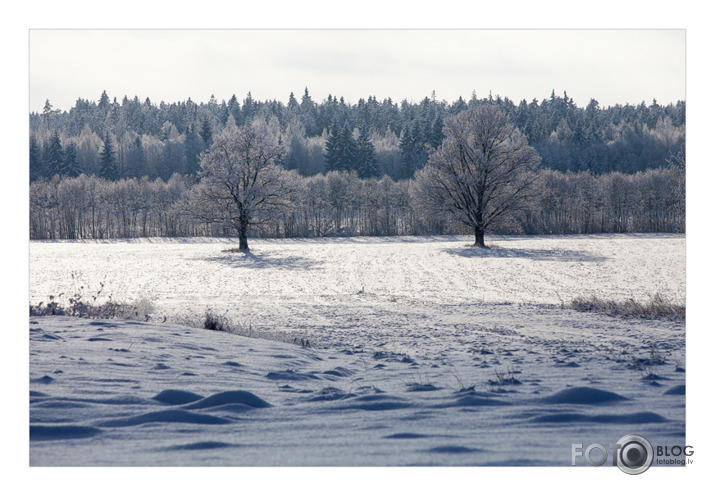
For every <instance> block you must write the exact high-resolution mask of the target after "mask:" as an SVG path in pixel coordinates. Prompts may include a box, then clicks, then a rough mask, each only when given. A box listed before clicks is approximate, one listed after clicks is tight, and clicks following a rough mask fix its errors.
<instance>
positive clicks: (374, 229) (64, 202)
mask: <svg viewBox="0 0 715 496" xmlns="http://www.w3.org/2000/svg"><path fill="white" fill-rule="evenodd" d="M286 174H289V175H291V176H293V177H291V178H289V180H290V181H291V183H292V184H293V185H294V187H293V192H292V194H291V198H290V200H291V201H290V204H289V206H287V207H286V208H285V209H283V210H282V211H281V213H280V215H278V216H274V217H272V218H271V220H270V221H269V222H267V223H265V224H263V225H261V226H259V227H254V228H252V231H251V232H250V236H253V237H279V238H280V237H321V236H356V235H363V236H365V235H366V236H391V235H426V234H470V232H469V231H468V229H466V228H465V227H464V226H461V225H459V224H456V223H454V222H453V221H452V220H451V219H449V218H441V217H435V216H428V215H426V214H425V213H424V212H423V211H421V210H420V209H419V208H417V205H418V204H419V199H418V198H416V197H415V191H414V188H413V181H409V180H401V181H395V180H393V179H391V178H390V177H383V178H381V179H379V180H378V179H375V178H364V179H363V178H359V177H358V176H357V174H356V173H355V172H336V171H334V172H329V173H327V174H325V175H322V174H321V175H316V176H312V177H302V176H299V175H298V174H297V173H295V172H286ZM684 174H685V171H684V168H683V167H681V166H678V165H672V166H669V167H661V168H658V169H651V170H648V171H644V172H638V173H635V174H624V173H620V172H612V173H608V174H602V175H595V174H591V173H589V172H577V173H573V172H566V173H564V172H558V171H549V170H543V171H542V172H541V176H540V178H539V184H538V186H539V191H540V194H538V195H537V196H536V197H535V198H534V199H533V202H532V204H531V205H530V206H529V208H527V209H526V211H524V212H523V213H519V214H516V215H512V216H510V217H508V218H506V219H504V220H503V221H502V222H501V223H500V224H499V225H498V226H496V228H495V232H498V233H504V234H506V233H516V234H584V233H602V232H654V231H657V232H684V229H685V181H684ZM195 185H196V180H195V178H194V177H192V176H190V175H179V174H174V175H173V176H171V177H170V178H169V179H168V180H167V181H165V180H163V179H161V178H155V179H150V178H149V177H142V178H139V179H137V178H125V179H119V180H108V179H104V178H101V177H98V176H95V175H91V176H88V175H84V174H82V175H80V176H77V177H61V176H54V177H53V178H51V179H38V180H37V181H35V182H33V183H32V184H31V185H30V236H31V238H32V239H89V238H92V239H109V238H136V237H151V236H234V235H235V234H236V233H235V232H232V231H230V230H228V229H227V228H225V227H221V226H217V225H214V224H205V223H200V222H197V221H196V220H195V218H194V217H192V216H191V215H188V214H187V209H190V205H187V203H186V200H187V198H189V197H190V195H189V193H190V190H191V189H192V188H193V187H195Z"/></svg>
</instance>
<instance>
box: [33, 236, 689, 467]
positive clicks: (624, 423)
mask: <svg viewBox="0 0 715 496" xmlns="http://www.w3.org/2000/svg"><path fill="white" fill-rule="evenodd" d="M469 241H470V240H469V238H467V237H428V238H412V237H408V238H347V239H330V240H325V239H323V240H251V248H252V252H251V253H250V254H243V253H232V252H228V251H226V250H228V249H230V248H235V247H236V246H237V243H233V242H231V241H227V240H207V239H202V240H195V239H194V240H158V239H155V240H138V241H130V242H127V241H113V242H105V243H98V242H58V243H52V242H32V243H31V244H30V289H31V294H30V299H31V303H34V304H37V303H39V302H40V301H43V302H47V301H48V298H49V296H50V295H52V296H53V297H54V298H55V299H56V300H60V301H62V300H63V299H66V298H67V297H68V296H71V295H72V294H74V293H76V292H77V291H80V292H81V293H82V295H83V298H84V299H91V297H92V296H93V295H96V293H97V292H98V291H99V290H100V289H101V290H102V292H101V293H100V298H105V297H106V296H107V295H111V296H112V298H113V299H114V300H115V301H125V302H133V301H136V300H139V299H144V300H145V301H146V300H151V301H152V302H153V304H154V312H153V314H152V318H151V320H150V322H148V323H136V322H129V321H121V320H105V321H92V320H81V319H72V318H67V317H41V318H38V317H31V318H30V462H31V464H32V465H342V466H345V465H560V466H564V465H570V464H571V445H572V443H581V444H583V446H588V445H589V444H592V443H600V444H603V445H606V446H607V445H609V444H613V443H615V442H616V441H618V439H620V438H621V437H623V436H624V435H626V434H640V435H643V436H645V437H647V438H648V439H649V440H650V441H651V443H652V444H653V445H656V444H660V445H666V444H667V445H683V444H684V442H685V395H684V394H683V393H684V384H685V373H684V371H683V370H684V369H685V361H684V358H685V326H684V324H682V323H678V322H671V321H662V320H634V319H620V318H611V317H605V316H601V315H597V314H590V313H578V312H575V311H572V310H565V309H562V308H561V307H560V306H561V303H562V302H569V301H570V300H571V299H572V298H574V297H577V296H599V297H602V298H607V299H614V300H625V299H628V298H634V299H636V300H647V299H648V298H650V297H651V296H653V295H655V294H660V295H663V296H665V297H668V298H671V299H672V300H674V301H677V302H680V303H683V302H684V300H685V238H684V237H683V236H671V235H596V236H542V237H504V238H489V239H487V243H488V244H490V245H492V248H490V249H488V250H474V249H472V248H469V247H468V244H469ZM209 308H210V309H212V310H213V311H215V312H216V313H219V314H225V315H227V316H228V317H229V318H230V319H231V320H233V321H234V322H240V323H243V324H244V325H245V326H248V325H249V324H250V328H251V330H252V331H253V332H254V334H256V335H268V334H271V333H274V334H277V335H279V336H280V337H281V338H282V339H284V340H285V339H288V340H290V339H291V337H294V338H295V339H296V340H301V339H303V340H309V341H310V343H311V346H312V348H305V347H301V346H298V345H294V344H290V343H283V342H276V341H269V340H264V339H254V338H249V337H243V336H236V335H230V334H226V333H219V332H214V331H207V330H202V329H195V328H190V327H185V326H181V325H178V324H172V323H171V322H177V321H181V320H187V321H188V320H191V319H194V320H197V321H198V320H200V317H201V316H202V315H203V314H204V312H205V311H206V310H207V309H209ZM164 316H166V318H167V323H165V324H158V323H155V322H157V321H162V320H164ZM585 388H587V389H585ZM616 395H618V396H616ZM579 464H585V461H583V459H581V460H580V461H579Z"/></svg>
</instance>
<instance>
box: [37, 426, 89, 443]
mask: <svg viewBox="0 0 715 496" xmlns="http://www.w3.org/2000/svg"><path fill="white" fill-rule="evenodd" d="M101 432H102V430H101V429H96V428H94V427H85V426H81V425H32V424H30V440H31V441H48V440H52V441H55V440H59V439H80V438H85V437H93V436H96V435H97V434H100V433H101Z"/></svg>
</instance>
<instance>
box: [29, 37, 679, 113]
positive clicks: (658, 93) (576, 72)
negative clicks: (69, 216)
mask: <svg viewBox="0 0 715 496" xmlns="http://www.w3.org/2000/svg"><path fill="white" fill-rule="evenodd" d="M29 55H30V57H29V60H30V62H29V67H30V110H31V111H41V110H42V107H43V105H44V102H45V100H46V99H49V100H50V102H51V103H52V105H53V106H54V107H55V109H59V110H68V109H69V108H70V107H72V106H73V105H74V104H75V102H76V100H77V98H84V99H89V100H95V101H96V100H98V99H99V96H100V95H101V93H102V91H103V90H106V91H107V93H108V94H109V96H110V98H113V97H116V98H117V99H119V100H121V99H122V98H123V97H124V96H125V95H126V96H128V97H129V98H133V97H134V96H135V95H137V96H139V98H140V99H142V100H143V99H144V98H146V97H149V98H150V99H151V100H152V101H153V102H155V103H158V102H160V101H165V102H167V103H171V102H176V101H184V100H186V99H187V98H189V97H190V98H191V99H192V100H193V101H195V102H197V103H198V102H206V101H208V99H209V98H210V96H211V95H212V94H213V95H215V96H216V98H217V99H218V101H219V102H220V101H221V100H228V99H229V98H231V96H232V95H233V94H235V95H236V96H237V97H238V99H239V101H242V100H243V99H244V98H245V96H246V94H247V93H248V92H249V91H250V92H251V94H252V96H253V98H254V99H258V100H269V99H277V100H280V101H283V102H286V101H287V99H288V95H289V94H290V93H291V91H292V92H294V93H295V95H296V97H297V98H298V99H299V100H300V97H301V96H302V95H303V91H304V89H305V88H306V87H308V89H309V91H310V94H311V96H312V97H313V99H314V100H315V101H316V102H321V101H323V100H324V99H325V98H327V97H328V95H329V94H332V95H333V96H344V97H345V99H346V100H347V101H348V102H351V103H357V101H358V99H360V98H367V97H368V96H371V95H372V96H376V97H377V98H378V100H382V99H383V98H387V97H391V98H392V99H393V101H396V102H400V101H401V100H402V99H405V98H406V99H407V100H413V101H419V100H421V99H423V98H424V97H426V96H430V95H431V93H432V91H433V90H434V91H435V92H436V95H437V98H438V99H439V100H447V101H448V102H450V103H451V102H452V101H454V100H455V99H457V98H458V97H459V96H460V95H461V96H462V97H463V98H464V99H466V100H468V99H469V98H470V96H471V94H472V91H476V94H477V96H478V97H484V96H487V95H488V94H489V92H490V91H491V92H492V93H493V95H495V96H496V95H502V96H507V97H509V98H511V99H512V100H514V101H515V102H517V103H518V102H519V101H520V100H521V99H524V98H525V99H527V100H528V101H531V100H532V99H533V98H537V99H538V100H542V99H543V98H547V97H548V96H549V95H550V94H551V90H552V89H553V90H556V92H557V94H558V95H563V92H564V91H566V92H567V93H568V95H569V96H570V97H571V98H573V99H574V100H575V101H576V104H577V105H579V106H585V105H586V104H587V103H588V101H589V99H590V98H595V99H596V100H598V101H599V102H600V103H601V106H602V107H605V106H608V105H613V104H616V103H621V104H625V103H633V104H637V103H640V102H641V101H645V102H646V103H648V104H650V102H651V101H652V99H654V98H655V99H657V100H658V101H659V102H660V103H663V104H666V103H669V102H675V101H677V100H684V99H685V30H683V29H671V30H645V29H637V30H537V29H534V30H327V29H323V30H31V31H30V35H29Z"/></svg>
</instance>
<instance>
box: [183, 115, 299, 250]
mask: <svg viewBox="0 0 715 496" xmlns="http://www.w3.org/2000/svg"><path fill="white" fill-rule="evenodd" d="M281 151H282V148H281V146H280V145H279V144H278V140H277V137H275V136H273V135H271V134H269V133H267V132H266V130H265V129H260V126H257V125H243V126H240V127H235V126H232V127H227V129H226V130H225V131H224V132H223V133H222V134H220V135H218V136H215V137H214V140H213V144H212V145H211V148H209V149H208V150H207V151H206V152H204V153H203V154H202V155H201V171H200V173H199V177H200V178H201V181H200V182H199V184H197V185H196V187H195V189H194V191H193V194H192V199H191V201H190V206H191V213H192V215H193V216H194V217H196V218H198V219H200V220H201V221H203V222H210V223H216V224H220V225H222V226H224V227H228V228H231V229H234V230H235V231H237V232H238V239H239V249H241V250H248V228H249V226H251V225H255V224H259V223H261V222H265V221H267V220H269V219H270V218H271V215H272V214H274V213H275V212H276V211H277V210H279V209H280V208H281V207H284V206H285V205H286V203H287V202H288V201H289V195H290V186H289V181H286V174H287V173H286V171H284V170H282V169H281V168H280V167H279V166H278V165H276V160H277V159H278V158H279V157H280V155H281Z"/></svg>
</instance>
